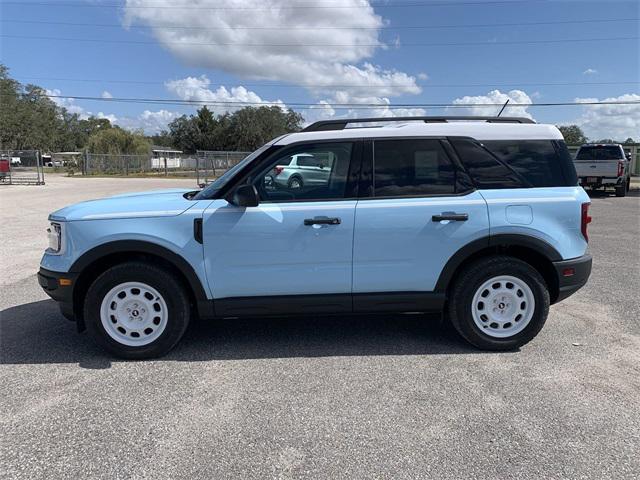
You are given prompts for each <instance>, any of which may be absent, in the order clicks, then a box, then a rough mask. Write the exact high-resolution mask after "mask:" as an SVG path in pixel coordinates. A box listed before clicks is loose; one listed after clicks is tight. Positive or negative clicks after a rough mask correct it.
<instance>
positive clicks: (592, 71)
mask: <svg viewBox="0 0 640 480" xmlns="http://www.w3.org/2000/svg"><path fill="white" fill-rule="evenodd" d="M597 73H598V70H596V69H594V68H587V69H586V70H585V71H584V72H582V74H583V75H596V74H597Z"/></svg>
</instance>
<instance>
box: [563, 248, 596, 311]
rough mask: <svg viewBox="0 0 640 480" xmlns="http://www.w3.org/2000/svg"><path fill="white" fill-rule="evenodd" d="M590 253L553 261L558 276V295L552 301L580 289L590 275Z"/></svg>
mask: <svg viewBox="0 0 640 480" xmlns="http://www.w3.org/2000/svg"><path fill="white" fill-rule="evenodd" d="M591 263H592V259H591V255H583V256H582V257H578V258H572V259H571V260H563V261H561V262H553V266H554V268H555V270H556V275H557V278H558V297H557V298H556V300H555V301H554V303H557V302H560V301H562V300H564V299H565V298H567V297H569V296H570V295H573V294H574V293H576V292H577V291H578V290H580V289H581V288H582V287H583V286H584V285H585V284H586V283H587V280H589V275H591Z"/></svg>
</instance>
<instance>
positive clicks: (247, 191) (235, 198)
mask: <svg viewBox="0 0 640 480" xmlns="http://www.w3.org/2000/svg"><path fill="white" fill-rule="evenodd" d="M227 201H228V202H229V203H231V204H233V205H235V206H237V207H257V206H258V203H259V198H258V190H256V187H255V186H253V185H240V186H239V187H236V189H235V190H233V192H232V193H231V195H230V196H229V197H227Z"/></svg>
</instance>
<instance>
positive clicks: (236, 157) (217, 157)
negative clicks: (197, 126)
mask: <svg viewBox="0 0 640 480" xmlns="http://www.w3.org/2000/svg"><path fill="white" fill-rule="evenodd" d="M250 153H251V152H223V151H213V150H198V151H197V152H196V159H197V165H198V167H197V177H198V185H206V184H207V183H209V182H211V181H212V180H214V179H215V178H217V177H219V176H220V175H222V174H223V173H224V172H226V171H227V170H229V169H230V168H231V167H233V166H234V165H236V164H238V163H240V162H241V161H242V160H244V158H245V157H246V156H247V155H249V154H250Z"/></svg>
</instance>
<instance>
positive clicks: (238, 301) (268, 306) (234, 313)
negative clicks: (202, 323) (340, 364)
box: [213, 293, 352, 317]
mask: <svg viewBox="0 0 640 480" xmlns="http://www.w3.org/2000/svg"><path fill="white" fill-rule="evenodd" d="M213 303H214V308H215V314H216V316H217V317H240V316H263V315H296V314H313V313H351V311H352V306H351V294H350V293H336V294H329V295H273V296H262V297H230V298H220V299H216V300H215V301H213Z"/></svg>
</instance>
